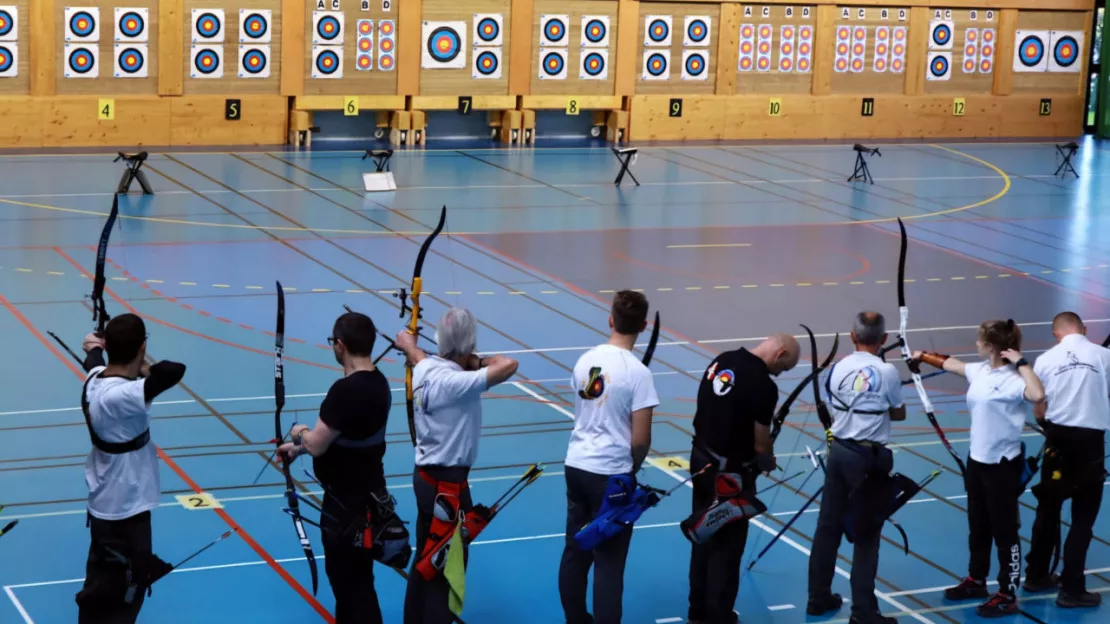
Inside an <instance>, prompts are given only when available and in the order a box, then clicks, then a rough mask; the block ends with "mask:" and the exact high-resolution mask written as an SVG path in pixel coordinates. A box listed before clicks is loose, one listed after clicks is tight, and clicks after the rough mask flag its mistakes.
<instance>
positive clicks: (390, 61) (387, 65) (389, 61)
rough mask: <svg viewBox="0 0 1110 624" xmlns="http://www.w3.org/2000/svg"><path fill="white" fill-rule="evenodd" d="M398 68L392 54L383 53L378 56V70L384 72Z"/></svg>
mask: <svg viewBox="0 0 1110 624" xmlns="http://www.w3.org/2000/svg"><path fill="white" fill-rule="evenodd" d="M395 67H397V61H396V60H394V58H393V53H392V52H388V53H387V52H382V53H380V54H378V69H380V70H382V71H393V69H394V68H395Z"/></svg>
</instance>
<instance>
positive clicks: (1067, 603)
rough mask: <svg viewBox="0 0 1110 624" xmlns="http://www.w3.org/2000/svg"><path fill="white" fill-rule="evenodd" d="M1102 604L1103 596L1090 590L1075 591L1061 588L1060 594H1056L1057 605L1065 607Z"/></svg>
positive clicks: (1087, 606)
mask: <svg viewBox="0 0 1110 624" xmlns="http://www.w3.org/2000/svg"><path fill="white" fill-rule="evenodd" d="M1100 604H1102V596H1101V595H1099V594H1094V593H1091V592H1089V591H1083V592H1079V593H1075V592H1066V591H1063V590H1060V594H1059V595H1058V596H1056V606H1059V607H1063V608H1065V609H1077V608H1091V607H1097V606H1099V605H1100Z"/></svg>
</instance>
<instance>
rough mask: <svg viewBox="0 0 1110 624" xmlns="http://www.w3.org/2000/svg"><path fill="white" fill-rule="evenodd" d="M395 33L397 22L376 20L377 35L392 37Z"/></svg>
mask: <svg viewBox="0 0 1110 624" xmlns="http://www.w3.org/2000/svg"><path fill="white" fill-rule="evenodd" d="M396 34H397V23H396V22H394V21H393V20H381V21H379V22H378V37H384V38H388V39H392V38H393V37H394V36H395V35H396Z"/></svg>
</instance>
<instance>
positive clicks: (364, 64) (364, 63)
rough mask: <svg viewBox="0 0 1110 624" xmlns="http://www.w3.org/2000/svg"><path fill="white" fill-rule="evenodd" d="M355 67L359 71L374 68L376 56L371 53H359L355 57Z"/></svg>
mask: <svg viewBox="0 0 1110 624" xmlns="http://www.w3.org/2000/svg"><path fill="white" fill-rule="evenodd" d="M355 69H357V70H359V71H370V70H372V69H374V57H373V56H371V55H369V54H359V55H358V56H356V57H355Z"/></svg>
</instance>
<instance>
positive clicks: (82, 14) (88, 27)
mask: <svg viewBox="0 0 1110 624" xmlns="http://www.w3.org/2000/svg"><path fill="white" fill-rule="evenodd" d="M69 30H70V32H72V33H73V35H74V36H75V37H77V38H84V37H88V36H90V35H92V34H93V33H94V32H96V18H95V17H93V15H92V13H89V12H88V11H85V10H81V11H75V12H74V13H73V14H72V15H70V17H69Z"/></svg>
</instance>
